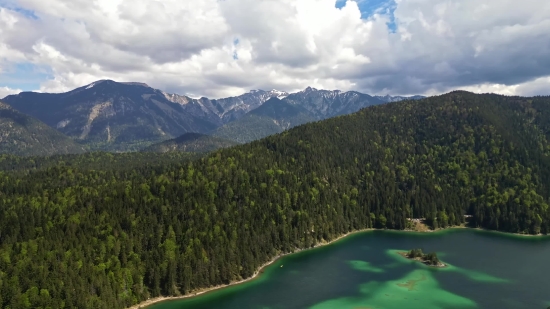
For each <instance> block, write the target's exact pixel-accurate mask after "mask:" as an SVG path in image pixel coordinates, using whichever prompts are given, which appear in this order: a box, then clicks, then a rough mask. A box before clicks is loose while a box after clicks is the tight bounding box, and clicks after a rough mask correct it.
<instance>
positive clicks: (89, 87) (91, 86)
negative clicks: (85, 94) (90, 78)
mask: <svg viewBox="0 0 550 309" xmlns="http://www.w3.org/2000/svg"><path fill="white" fill-rule="evenodd" d="M94 86H95V83H91V84H89V85H88V87H86V89H91V88H93V87H94Z"/></svg>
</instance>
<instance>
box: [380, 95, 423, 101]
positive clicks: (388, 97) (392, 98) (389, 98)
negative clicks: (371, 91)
mask: <svg viewBox="0 0 550 309" xmlns="http://www.w3.org/2000/svg"><path fill="white" fill-rule="evenodd" d="M374 97H375V98H377V99H379V100H381V101H384V102H386V103H390V102H399V101H404V100H421V99H425V98H426V97H425V96H421V95H414V96H411V97H403V96H391V95H385V96H379V95H377V96H374Z"/></svg>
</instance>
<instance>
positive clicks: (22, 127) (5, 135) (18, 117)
mask: <svg viewBox="0 0 550 309" xmlns="http://www.w3.org/2000/svg"><path fill="white" fill-rule="evenodd" d="M84 151H85V149H84V147H83V146H82V145H79V144H77V143H75V142H74V141H73V140H72V139H70V138H69V137H67V136H65V135H63V134H61V133H60V132H58V131H56V130H55V129H52V128H50V127H48V126H47V125H46V124H45V123H43V122H41V121H39V120H38V119H34V118H32V117H30V116H28V115H25V114H23V113H20V112H18V111H16V110H14V109H13V108H11V107H10V106H9V105H6V104H4V103H2V102H0V154H4V153H11V154H16V155H20V156H31V155H35V156H47V155H53V154H66V153H83V152H84Z"/></svg>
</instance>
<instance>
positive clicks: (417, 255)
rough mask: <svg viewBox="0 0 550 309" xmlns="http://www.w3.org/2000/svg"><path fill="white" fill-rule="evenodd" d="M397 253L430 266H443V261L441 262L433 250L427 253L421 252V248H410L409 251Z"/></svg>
mask: <svg viewBox="0 0 550 309" xmlns="http://www.w3.org/2000/svg"><path fill="white" fill-rule="evenodd" d="M398 253H399V255H401V256H403V257H405V258H407V259H410V260H414V261H418V262H422V263H424V264H426V265H428V266H431V267H445V266H447V265H445V264H444V263H442V262H441V261H440V260H439V258H438V257H437V254H436V253H435V252H431V253H428V254H424V253H423V252H422V249H412V250H411V251H409V252H398Z"/></svg>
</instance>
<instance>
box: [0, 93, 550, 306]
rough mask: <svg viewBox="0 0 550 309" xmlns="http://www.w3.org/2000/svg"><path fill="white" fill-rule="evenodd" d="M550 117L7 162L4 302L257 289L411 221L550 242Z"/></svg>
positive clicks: (118, 301)
mask: <svg viewBox="0 0 550 309" xmlns="http://www.w3.org/2000/svg"><path fill="white" fill-rule="evenodd" d="M275 102H277V101H275ZM268 106H269V105H268ZM549 106H550V104H549V101H548V98H547V97H532V98H522V97H505V96H499V95H491V94H487V95H477V94H472V93H468V92H463V91H455V92H452V93H449V94H445V95H441V96H436V97H430V98H426V99H422V100H419V101H411V100H408V101H401V102H396V103H391V104H381V105H376V106H371V107H368V108H365V109H362V110H360V111H359V112H356V113H353V114H351V115H344V116H340V117H335V118H331V119H328V120H324V121H315V122H310V123H307V124H303V125H299V126H296V127H294V128H291V129H289V130H286V131H284V132H282V133H279V134H276V135H271V136H268V137H265V138H263V139H260V140H256V141H253V142H251V143H248V144H244V145H236V146H232V147H229V148H224V149H219V150H216V151H214V152H211V153H208V154H201V153H196V154H193V153H188V152H166V153H160V154H159V153H151V152H137V153H122V154H111V153H103V152H95V153H87V154H82V155H64V156H53V157H18V156H12V155H2V156H1V157H0V167H1V168H2V172H1V173H0V192H2V198H1V199H0V233H1V235H2V236H1V237H2V238H1V239H2V243H1V248H0V249H1V250H0V252H2V256H1V257H0V270H1V272H0V291H1V292H0V295H2V298H1V299H0V303H2V306H8V305H9V306H11V307H12V308H20V307H24V306H25V303H31V304H32V306H34V307H48V306H49V307H63V306H66V307H79V308H87V307H94V308H125V307H131V306H133V305H136V304H139V303H141V302H142V301H145V300H147V299H150V298H157V297H167V296H181V295H188V294H191V293H193V292H194V291H198V290H201V289H207V288H210V287H215V286H222V285H227V284H229V283H231V282H238V281H242V280H245V279H247V278H250V277H251V276H253V275H254V274H255V273H256V271H257V270H258V269H259V268H260V267H261V266H262V265H264V264H265V263H267V262H269V261H271V260H272V259H273V258H274V257H276V256H279V255H282V254H286V253H291V252H294V251H296V250H300V249H307V248H312V247H315V246H317V245H319V244H322V243H326V242H330V241H332V240H334V239H337V238H338V237H340V236H341V235H344V234H347V233H349V232H351V231H354V230H361V229H373V228H374V229H389V230H404V229H408V228H409V227H410V222H409V220H408V218H425V221H424V222H425V224H426V226H427V227H428V228H429V229H434V230H435V229H443V228H448V227H452V226H457V225H461V224H464V223H465V219H466V218H468V222H469V224H470V225H471V226H472V227H476V228H484V229H489V230H497V231H503V232H508V233H518V234H529V235H538V234H548V232H549V231H550V211H549V207H548V201H549V197H550V187H548V184H549V183H550V178H549V177H550V173H549V171H550V168H549V167H550V166H549V164H550V161H549V159H548V156H549V152H550V146H549V143H548V135H547V134H548V132H550V130H549V129H548V128H549V127H548V126H549V124H550V121H548V119H550V118H549V117H548V115H549V114H548V113H549V111H550V109H549ZM271 112H278V111H277V110H276V109H275V110H272V109H267V111H266V114H267V115H270V113H271ZM283 114H284V113H283ZM194 138H197V140H201V138H202V137H201V136H195V137H192V136H189V137H188V138H187V141H186V142H193V140H194ZM527 205H528V207H527ZM429 234H434V233H429ZM529 239H530V238H529ZM417 246H419V247H421V246H420V245H416V244H413V243H409V244H404V245H402V246H401V245H399V246H396V248H401V250H406V249H410V248H411V247H417ZM434 251H439V250H437V249H436V250H434ZM393 255H396V254H395V253H392V256H393ZM438 255H439V254H438ZM396 258H400V259H402V258H401V257H399V256H397V257H396ZM441 258H442V259H444V261H445V263H449V264H450V265H455V264H456V262H455V261H454V260H452V259H449V257H448V256H441ZM463 258H464V257H463ZM464 259H465V258H464ZM359 260H360V261H363V262H367V263H374V261H371V260H370V259H368V260H363V259H359ZM12 261H17V263H12ZM464 261H465V260H464ZM407 262H408V261H407ZM414 263H417V262H414ZM356 264H357V263H355V264H353V265H356ZM417 264H420V263H417ZM374 265H375V266H376V264H374ZM356 266H357V267H359V268H361V269H371V265H370V264H368V265H367V264H364V263H359V264H357V265H356ZM376 267H377V268H381V267H379V266H376ZM447 268H449V269H452V267H445V268H442V270H443V269H447ZM282 269H284V270H286V269H288V267H287V265H285V267H283V268H282ZM30 273H32V274H35V275H33V276H28V275H26V274H30ZM425 275H426V280H428V281H429V282H431V283H430V284H432V285H433V284H435V283H434V281H431V280H432V279H430V278H429V277H428V275H427V274H425ZM476 276H477V275H476ZM261 277H262V276H260V277H259V278H261ZM417 277H419V276H417V275H414V276H411V277H410V278H409V277H406V280H404V281H398V282H396V284H397V283H399V284H401V283H403V282H408V281H411V280H417V279H418V278H417ZM420 277H421V276H420ZM395 278H401V276H397V277H392V278H389V277H388V280H390V281H392V280H396V279H395ZM403 278H405V277H403ZM67 282H68V283H69V286H70V287H71V288H72V290H70V289H67V288H66V285H64V284H67ZM392 282H393V281H392ZM389 284H390V286H391V287H393V283H389ZM416 284H417V285H421V284H423V283H421V282H419V283H416ZM390 286H388V289H389V287H390ZM373 288H374V287H373ZM380 288H381V289H382V290H384V289H385V288H383V287H380ZM346 290H347V291H349V289H346ZM375 290H377V289H375ZM390 290H391V289H390ZM332 291H333V292H332V293H335V292H334V290H332ZM388 291H389V290H388ZM37 293H38V294H37ZM40 293H42V294H43V295H44V296H37V295H40ZM392 293H393V292H392ZM453 293H456V292H453ZM444 294H445V293H444ZM46 295H48V296H47V297H46ZM207 295H208V294H207ZM343 295H345V294H338V295H337V294H334V297H333V298H334V299H338V298H340V297H342V296H343ZM358 297H359V296H358ZM373 297H374V296H373ZM197 299H198V298H197ZM369 299H371V300H372V299H373V298H370V296H369ZM535 299H538V296H537V297H535ZM324 300H327V301H328V299H324ZM308 301H310V300H308ZM321 301H323V299H318V302H316V303H319V306H321V305H322V303H321ZM358 301H359V300H358ZM373 301H375V303H378V302H379V301H380V300H373ZM359 302H362V301H359ZM353 304H356V302H355V301H354V302H353ZM296 306H299V304H298V303H297V304H296ZM323 306H325V305H323ZM326 306H329V305H326Z"/></svg>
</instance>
